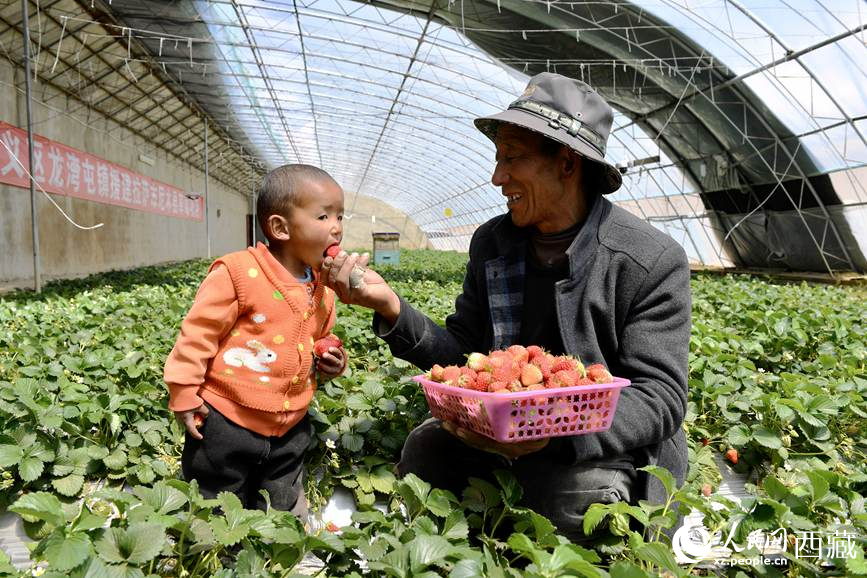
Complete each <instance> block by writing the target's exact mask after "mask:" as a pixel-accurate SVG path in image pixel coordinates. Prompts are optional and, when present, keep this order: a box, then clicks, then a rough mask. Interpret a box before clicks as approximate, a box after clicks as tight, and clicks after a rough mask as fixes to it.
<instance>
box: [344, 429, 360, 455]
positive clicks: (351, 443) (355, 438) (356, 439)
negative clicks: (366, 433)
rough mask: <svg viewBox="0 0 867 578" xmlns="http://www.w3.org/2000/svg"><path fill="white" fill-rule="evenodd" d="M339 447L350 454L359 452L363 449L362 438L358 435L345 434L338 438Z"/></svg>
mask: <svg viewBox="0 0 867 578" xmlns="http://www.w3.org/2000/svg"><path fill="white" fill-rule="evenodd" d="M340 445H342V446H343V447H344V448H346V449H347V450H348V451H350V452H359V451H361V448H362V447H364V438H362V437H361V436H360V435H356V434H351V433H345V434H343V435H342V436H340Z"/></svg>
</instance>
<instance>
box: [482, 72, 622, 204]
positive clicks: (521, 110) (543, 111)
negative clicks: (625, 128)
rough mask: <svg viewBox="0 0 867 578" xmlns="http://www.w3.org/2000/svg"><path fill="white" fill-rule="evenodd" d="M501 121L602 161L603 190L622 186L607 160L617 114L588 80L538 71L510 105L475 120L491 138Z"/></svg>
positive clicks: (616, 173)
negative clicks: (606, 154) (608, 143)
mask: <svg viewBox="0 0 867 578" xmlns="http://www.w3.org/2000/svg"><path fill="white" fill-rule="evenodd" d="M501 122H508V123H510V124H514V125H517V126H520V127H524V128H527V129H530V130H532V131H535V132H538V133H540V134H542V135H543V136H546V137H548V138H549V139H552V140H555V141H557V142H559V143H562V144H564V145H566V146H568V147H569V148H571V149H572V150H574V151H575V152H577V153H578V154H579V155H581V156H582V157H584V158H586V159H588V160H591V161H594V162H596V163H599V164H601V165H602V166H603V167H605V174H606V177H607V178H605V179H603V180H602V186H603V190H602V191H600V192H601V193H603V194H608V193H613V192H614V191H616V190H617V189H619V188H620V185H621V183H622V177H621V175H620V171H618V170H617V168H615V167H614V165H612V164H610V163H608V162H605V146H606V143H607V142H608V135H609V134H610V133H611V123H612V122H614V114H613V112H612V110H611V107H610V106H609V105H608V103H607V102H605V99H603V98H602V97H601V96H599V94H598V93H597V92H596V91H595V90H593V89H592V88H590V86H589V85H587V84H586V83H584V82H581V81H580V80H574V79H572V78H568V77H566V76H563V75H561V74H554V73H551V72H542V73H541V74H537V75H536V76H534V77H533V78H531V79H530V83H529V84H527V88H526V90H524V94H522V95H521V96H520V97H518V99H517V100H515V101H514V102H512V104H510V105H509V108H508V109H506V110H504V111H503V112H501V113H499V114H495V115H493V116H486V117H482V118H477V119H476V120H475V124H476V128H478V129H479V130H480V131H482V132H483V133H484V134H485V136H487V137H488V138H489V139H491V140H494V138H495V137H496V136H497V126H498V125H499V124H500V123H501ZM606 187H607V188H606Z"/></svg>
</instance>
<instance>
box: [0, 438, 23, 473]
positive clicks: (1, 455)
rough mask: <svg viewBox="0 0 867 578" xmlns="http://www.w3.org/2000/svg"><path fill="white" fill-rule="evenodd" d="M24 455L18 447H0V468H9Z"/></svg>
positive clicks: (5, 445) (6, 445)
mask: <svg viewBox="0 0 867 578" xmlns="http://www.w3.org/2000/svg"><path fill="white" fill-rule="evenodd" d="M23 455H24V450H23V449H22V448H20V447H18V446H13V445H8V444H4V445H0V468H11V467H12V466H14V465H15V464H17V463H18V462H19V461H20V460H21V457H22V456H23Z"/></svg>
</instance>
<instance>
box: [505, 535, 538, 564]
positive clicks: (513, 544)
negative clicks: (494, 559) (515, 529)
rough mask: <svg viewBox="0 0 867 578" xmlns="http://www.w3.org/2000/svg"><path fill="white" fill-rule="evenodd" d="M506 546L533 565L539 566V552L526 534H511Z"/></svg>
mask: <svg viewBox="0 0 867 578" xmlns="http://www.w3.org/2000/svg"><path fill="white" fill-rule="evenodd" d="M506 544H507V545H508V546H509V548H511V549H512V550H514V551H515V552H517V553H519V554H523V555H524V556H526V557H527V558H528V559H529V560H531V561H532V562H533V563H534V564H539V553H540V550H539V549H538V548H537V547H536V544H534V543H533V541H532V540H531V539H530V538H529V537H528V536H527V535H526V534H521V533H515V534H512V535H511V536H509V539H508V540H507V541H506Z"/></svg>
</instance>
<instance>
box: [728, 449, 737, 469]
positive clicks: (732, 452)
mask: <svg viewBox="0 0 867 578" xmlns="http://www.w3.org/2000/svg"><path fill="white" fill-rule="evenodd" d="M725 458H726V459H727V460H728V461H730V462H731V463H732V464H734V465H737V463H738V450H736V449H734V448H729V449H728V450H727V451H726V454H725Z"/></svg>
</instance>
